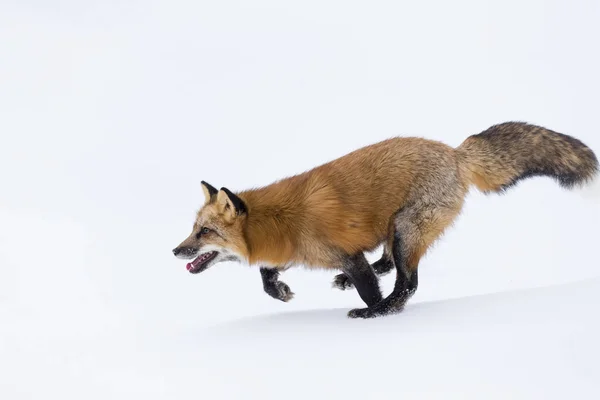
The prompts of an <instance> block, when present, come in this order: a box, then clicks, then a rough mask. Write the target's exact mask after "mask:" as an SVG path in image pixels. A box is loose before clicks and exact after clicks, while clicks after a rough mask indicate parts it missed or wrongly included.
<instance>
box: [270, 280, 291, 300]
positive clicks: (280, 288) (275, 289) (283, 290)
mask: <svg viewBox="0 0 600 400" xmlns="http://www.w3.org/2000/svg"><path fill="white" fill-rule="evenodd" d="M265 292H267V294H268V295H269V296H271V297H272V298H274V299H277V300H281V301H284V302H288V301H290V300H291V299H293V298H294V292H292V290H291V289H290V287H289V286H288V285H287V284H286V283H284V282H281V281H277V282H275V283H274V285H272V286H269V287H268V288H265Z"/></svg>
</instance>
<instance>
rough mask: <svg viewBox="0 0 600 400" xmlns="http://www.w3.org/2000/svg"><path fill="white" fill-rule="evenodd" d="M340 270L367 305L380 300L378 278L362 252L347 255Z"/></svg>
mask: <svg viewBox="0 0 600 400" xmlns="http://www.w3.org/2000/svg"><path fill="white" fill-rule="evenodd" d="M342 270H343V271H344V273H345V274H346V275H347V276H348V277H349V278H350V280H351V281H352V283H353V284H354V286H355V287H356V290H357V291H358V294H359V296H360V297H361V299H363V301H364V302H365V303H366V304H367V306H369V307H371V306H373V305H375V304H377V303H379V302H380V301H381V299H382V296H381V290H380V289H379V280H378V279H377V276H376V275H375V272H373V268H371V266H370V265H369V262H368V261H367V259H366V258H365V255H364V254H363V253H358V254H356V255H354V256H349V257H348V258H347V259H346V260H344V262H343V265H342Z"/></svg>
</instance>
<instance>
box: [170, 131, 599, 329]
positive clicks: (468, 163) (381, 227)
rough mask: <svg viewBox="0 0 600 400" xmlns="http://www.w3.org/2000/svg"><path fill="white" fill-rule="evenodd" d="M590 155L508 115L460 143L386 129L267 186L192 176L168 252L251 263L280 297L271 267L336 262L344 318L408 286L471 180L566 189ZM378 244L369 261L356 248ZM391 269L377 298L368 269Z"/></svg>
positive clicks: (400, 294) (379, 311)
mask: <svg viewBox="0 0 600 400" xmlns="http://www.w3.org/2000/svg"><path fill="white" fill-rule="evenodd" d="M597 172H598V160H597V158H596V156H595V155H594V153H593V152H592V150H591V149H590V148H588V147H587V146H586V145H584V144H583V143H582V142H581V141H579V140H577V139H575V138H573V137H571V136H567V135H563V134H561V133H557V132H554V131H551V130H549V129H545V128H542V127H539V126H535V125H530V124H526V123H520V122H507V123H503V124H499V125H495V126H492V127H491V128H489V129H487V130H485V131H484V132H482V133H480V134H477V135H473V136H471V137H469V138H467V139H466V140H465V141H464V142H463V143H462V144H461V145H460V146H459V147H458V148H456V149H455V148H452V147H450V146H448V145H445V144H443V143H440V142H437V141H432V140H426V139H421V138H411V137H407V138H393V139H388V140H385V141H382V142H379V143H376V144H373V145H370V146H366V147H363V148H361V149H358V150H356V151H354V152H352V153H349V154H347V155H345V156H343V157H340V158H338V159H336V160H333V161H331V162H329V163H326V164H324V165H321V166H319V167H316V168H314V169H312V170H310V171H307V172H304V173H302V174H299V175H295V176H292V177H288V178H285V179H282V180H280V181H277V182H275V183H273V184H271V185H268V186H265V187H262V188H256V189H250V190H246V191H241V192H236V193H233V192H231V191H230V190H228V189H227V188H221V189H220V190H217V189H216V188H215V187H213V186H211V185H210V184H208V183H206V182H204V181H203V182H202V188H203V191H204V194H205V202H204V205H203V206H202V208H201V209H200V210H199V211H198V214H197V218H196V221H195V223H194V226H193V230H192V233H191V234H190V235H189V237H188V238H187V239H185V240H184V241H183V242H182V243H181V244H180V245H179V246H178V247H177V248H175V249H174V250H173V252H174V254H175V255H176V256H178V257H180V258H185V259H193V261H192V262H190V263H189V264H188V270H189V271H190V272H191V273H198V272H201V271H204V270H206V269H207V268H208V267H210V266H212V265H214V264H216V263H218V262H221V261H227V260H231V261H233V260H236V261H241V262H245V263H248V264H250V265H256V266H258V267H259V268H260V272H261V276H262V280H263V287H264V290H265V291H266V292H267V293H268V294H270V295H271V296H272V297H274V298H276V299H279V300H283V301H288V300H290V299H291V298H292V297H293V293H292V292H291V290H290V288H289V287H288V286H287V285H286V284H285V283H284V282H281V281H279V279H278V277H279V272H280V271H281V270H285V269H287V268H289V267H291V266H294V265H304V266H306V267H309V268H328V269H338V270H341V271H342V272H343V273H342V274H339V275H337V276H336V277H335V278H334V283H333V284H334V287H337V288H339V289H342V290H343V289H349V288H352V287H355V288H356V289H357V291H358V293H359V295H360V296H361V298H362V299H363V301H364V302H365V303H366V304H367V306H368V307H367V308H362V309H355V310H351V311H350V313H349V316H350V317H360V318H370V317H375V316H379V315H386V314H390V313H395V312H399V311H401V310H402V309H403V307H404V305H405V303H406V301H407V300H408V299H409V298H410V297H411V296H412V294H413V293H414V292H415V291H416V289H417V284H418V277H417V276H418V273H417V268H418V265H419V261H420V260H421V258H422V257H423V255H424V254H425V253H426V251H427V249H428V248H429V247H430V246H431V244H432V243H433V242H434V241H435V240H436V239H437V238H439V237H440V235H441V234H442V233H443V232H444V230H445V229H446V228H447V227H448V226H450V225H451V224H452V222H453V221H454V220H455V218H456V217H457V216H458V214H459V213H460V211H461V209H462V206H463V203H464V198H465V196H466V194H467V192H468V191H469V188H470V187H471V186H472V185H474V186H476V187H477V188H478V189H480V190H481V191H483V192H486V193H487V192H502V191H504V190H506V189H508V188H510V187H511V186H514V185H515V184H516V183H517V182H518V181H519V180H522V179H524V178H527V177H531V176H550V177H553V178H555V179H556V180H557V181H558V182H559V183H560V184H561V185H562V186H564V187H566V188H571V187H573V186H575V185H578V184H583V183H585V182H587V181H589V180H591V179H592V178H593V177H594V176H595V175H596V174H597ZM380 245H383V255H382V257H381V259H380V260H378V261H377V262H375V263H374V264H373V265H369V263H368V262H367V260H366V258H365V256H364V253H365V252H369V251H372V250H374V249H376V248H377V247H378V246H380ZM393 269H395V270H396V284H395V287H394V290H393V291H392V293H391V294H390V295H389V296H388V297H387V298H383V297H382V295H381V291H380V289H379V283H378V276H379V275H383V274H385V273H388V272H390V271H392V270H393Z"/></svg>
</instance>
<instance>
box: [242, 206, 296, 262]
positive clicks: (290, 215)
mask: <svg viewBox="0 0 600 400" xmlns="http://www.w3.org/2000/svg"><path fill="white" fill-rule="evenodd" d="M244 197H245V198H244V201H245V202H246V203H247V206H248V217H247V220H246V227H245V237H246V243H247V250H248V253H247V259H248V263H249V264H250V265H264V266H271V267H280V268H283V267H285V266H288V265H290V264H293V263H294V262H295V261H296V258H297V244H298V238H299V232H300V228H299V227H300V226H302V222H301V213H299V212H298V208H297V207H298V204H288V205H287V206H281V205H280V204H273V203H272V202H267V201H264V199H263V201H257V200H258V199H255V198H253V197H252V196H248V195H247V196H244ZM253 200H254V201H253ZM269 203H270V204H269Z"/></svg>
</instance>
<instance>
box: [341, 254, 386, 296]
mask: <svg viewBox="0 0 600 400" xmlns="http://www.w3.org/2000/svg"><path fill="white" fill-rule="evenodd" d="M371 267H372V268H373V271H375V274H376V275H377V276H383V275H386V274H388V273H389V272H390V271H392V270H393V269H394V261H393V260H392V259H391V257H390V256H388V255H387V254H386V253H385V252H384V253H383V255H382V256H381V258H380V259H379V260H377V261H375V262H374V263H373V264H372V265H371ZM332 286H333V287H334V288H337V289H340V290H349V289H352V288H354V284H353V283H352V280H351V279H350V277H349V276H348V275H346V274H338V275H336V276H335V277H334V278H333V283H332Z"/></svg>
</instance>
